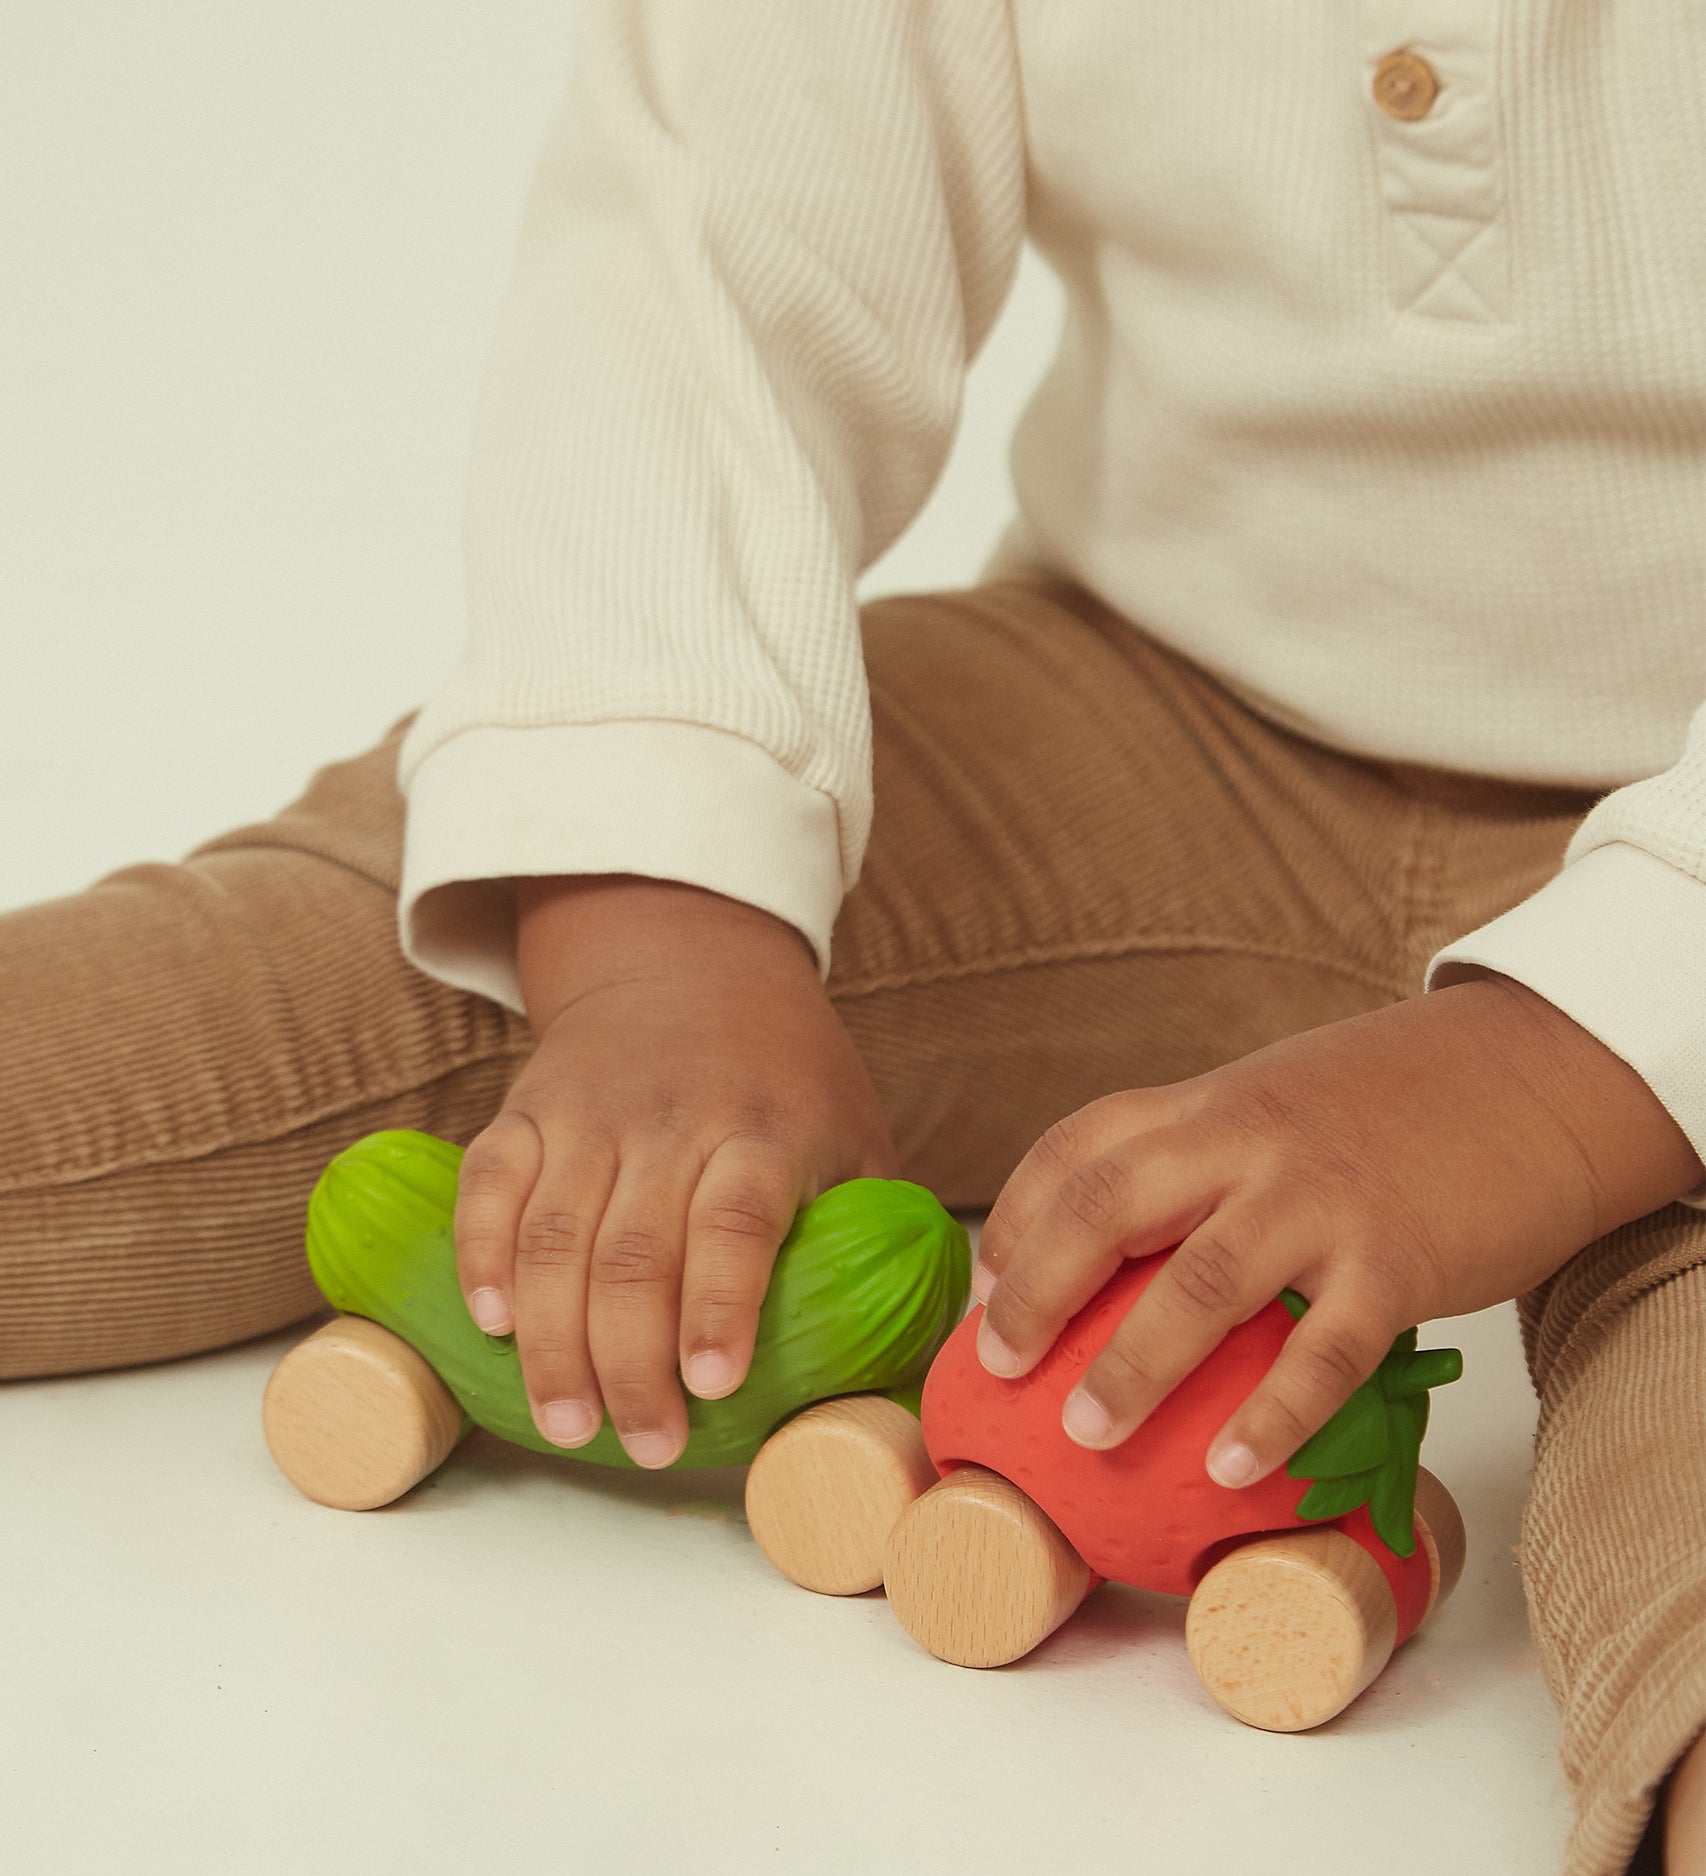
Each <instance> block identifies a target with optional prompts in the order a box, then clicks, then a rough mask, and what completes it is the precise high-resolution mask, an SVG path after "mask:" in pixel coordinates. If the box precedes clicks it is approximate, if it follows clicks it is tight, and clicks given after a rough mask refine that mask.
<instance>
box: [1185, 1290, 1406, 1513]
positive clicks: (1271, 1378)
mask: <svg viewBox="0 0 1706 1876" xmlns="http://www.w3.org/2000/svg"><path fill="white" fill-rule="evenodd" d="M1400 1332H1401V1329H1400V1328H1399V1327H1394V1326H1391V1316H1390V1312H1389V1311H1388V1310H1387V1309H1386V1308H1385V1307H1384V1306H1383V1304H1382V1302H1381V1299H1379V1298H1378V1297H1374V1296H1369V1295H1359V1294H1358V1293H1357V1292H1355V1291H1351V1290H1347V1288H1346V1286H1345V1284H1344V1283H1343V1282H1342V1281H1341V1282H1339V1283H1337V1284H1335V1286H1334V1287H1333V1289H1332V1290H1331V1291H1330V1292H1329V1293H1328V1297H1327V1300H1324V1301H1321V1302H1311V1304H1310V1306H1309V1309H1308V1310H1307V1311H1306V1312H1305V1314H1304V1316H1303V1319H1302V1320H1301V1321H1300V1322H1299V1323H1298V1324H1297V1326H1296V1327H1295V1328H1294V1329H1293V1330H1292V1331H1291V1334H1290V1335H1289V1336H1288V1337H1287V1339H1286V1345H1285V1347H1284V1348H1283V1349H1282V1350H1281V1351H1280V1354H1279V1356H1278V1358H1277V1359H1276V1360H1275V1362H1274V1365H1273V1366H1272V1367H1271V1368H1270V1369H1269V1370H1268V1372H1267V1374H1266V1375H1265V1376H1264V1377H1263V1379H1262V1382H1261V1385H1260V1386H1259V1387H1257V1388H1255V1389H1254V1390H1253V1391H1252V1392H1251V1394H1250V1395H1249V1396H1248V1398H1247V1399H1245V1400H1244V1401H1243V1402H1242V1403H1241V1404H1240V1405H1239V1407H1238V1410H1237V1411H1236V1412H1235V1413H1234V1414H1233V1415H1232V1417H1231V1419H1230V1420H1228V1421H1227V1423H1226V1425H1225V1426H1224V1427H1222V1428H1221V1430H1220V1432H1219V1433H1217V1434H1216V1435H1215V1437H1214V1442H1213V1444H1212V1445H1211V1446H1210V1448H1209V1453H1208V1467H1209V1474H1210V1476H1211V1477H1212V1478H1214V1479H1216V1480H1217V1481H1218V1482H1219V1483H1220V1484H1222V1485H1230V1486H1241V1485H1253V1484H1254V1483H1255V1482H1256V1480H1257V1479H1260V1478H1265V1477H1266V1476H1267V1474H1268V1473H1270V1472H1272V1471H1273V1470H1274V1468H1275V1467H1276V1466H1283V1465H1284V1464H1285V1463H1286V1461H1287V1460H1288V1459H1290V1458H1291V1456H1292V1454H1293V1453H1295V1452H1296V1451H1297V1449H1298V1447H1300V1446H1301V1445H1302V1444H1303V1442H1304V1441H1305V1440H1306V1439H1308V1438H1309V1436H1310V1435H1311V1434H1312V1433H1316V1432H1319V1431H1320V1429H1321V1428H1322V1427H1324V1426H1325V1425H1326V1424H1327V1422H1328V1421H1329V1420H1331V1419H1332V1417H1333V1415H1334V1414H1336V1413H1337V1412H1338V1411H1339V1409H1340V1408H1341V1407H1342V1406H1344V1404H1345V1402H1346V1401H1348V1400H1349V1399H1350V1397H1351V1396H1352V1394H1354V1393H1355V1392H1356V1390H1357V1389H1358V1388H1359V1387H1361V1386H1362V1384H1363V1382H1365V1381H1366V1380H1367V1379H1368V1377H1369V1376H1370V1375H1371V1374H1373V1373H1374V1371H1375V1369H1376V1368H1378V1367H1379V1366H1380V1364H1381V1362H1382V1361H1383V1360H1384V1359H1385V1356H1386V1351H1387V1350H1388V1349H1389V1348H1390V1347H1391V1346H1392V1338H1393V1337H1394V1336H1395V1335H1398V1334H1399V1333H1400ZM1240 1449H1241V1450H1242V1452H1244V1453H1246V1454H1248V1455H1249V1461H1248V1463H1247V1464H1246V1463H1244V1462H1243V1461H1241V1459H1240V1457H1239V1453H1240Z"/></svg>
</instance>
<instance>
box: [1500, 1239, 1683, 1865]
mask: <svg viewBox="0 0 1706 1876" xmlns="http://www.w3.org/2000/svg"><path fill="white" fill-rule="evenodd" d="M1518 1312H1519V1316H1520V1320H1521V1323H1522V1331H1523V1345H1524V1349H1525V1352H1526V1353H1527V1356H1528V1362H1529V1371H1530V1374H1531V1376H1532V1377H1533V1381H1534V1386H1535V1390H1536V1392H1537V1393H1538V1395H1539V1397H1540V1424H1539V1426H1538V1428H1537V1430H1536V1434H1535V1453H1534V1478H1533V1484H1532V1486H1531V1488H1530V1493H1529V1499H1528V1503H1527V1506H1526V1507H1525V1509H1524V1513H1523V1522H1522V1540H1521V1544H1520V1547H1519V1551H1518V1557H1519V1561H1520V1564H1521V1568H1522V1578H1523V1588H1524V1591H1525V1593H1526V1595H1527V1598H1528V1605H1529V1614H1530V1621H1531V1624H1532V1627H1533V1630H1534V1636H1535V1642H1536V1645H1537V1647H1538V1649H1539V1651H1540V1658H1541V1663H1542V1666H1543V1668H1544V1670H1545V1674H1546V1682H1547V1686H1548V1687H1549V1688H1550V1690H1551V1693H1552V1697H1553V1699H1554V1701H1555V1702H1556V1703H1557V1706H1558V1711H1559V1714H1560V1716H1561V1717H1562V1720H1563V1741H1562V1757H1563V1764H1564V1770H1565V1773H1566V1776H1567V1777H1568V1779H1569V1782H1570V1786H1571V1789H1572V1792H1573V1794H1574V1798H1575V1808H1576V1819H1575V1826H1574V1829H1573V1830H1572V1833H1571V1836H1570V1840H1569V1844H1568V1848H1567V1851H1566V1856H1565V1864H1564V1876H1622V1873H1623V1872H1624V1871H1625V1870H1626V1869H1629V1868H1630V1867H1631V1858H1632V1857H1633V1856H1634V1855H1635V1851H1636V1847H1637V1845H1638V1844H1641V1843H1642V1839H1643V1832H1644V1831H1645V1830H1646V1828H1647V1825H1648V1822H1649V1819H1650V1818H1651V1817H1652V1815H1653V1813H1654V1808H1655V1806H1654V1801H1655V1796H1656V1793H1657V1792H1658V1790H1659V1788H1660V1786H1661V1784H1662V1781H1663V1780H1664V1778H1665V1777H1666V1775H1667V1774H1668V1772H1669V1771H1670V1768H1671V1767H1672V1766H1673V1765H1674V1764H1675V1762H1676V1760H1677V1759H1678V1758H1679V1757H1680V1756H1681V1755H1682V1753H1683V1752H1684V1751H1685V1750H1686V1749H1687V1747H1688V1745H1689V1743H1690V1741H1691V1740H1692V1739H1693V1738H1694V1737H1695V1736H1696V1734H1698V1733H1699V1732H1700V1730H1701V1728H1702V1727H1703V1726H1706V1215H1702V1214H1701V1213H1700V1212H1698V1211H1695V1210H1693V1209H1691V1208H1690V1207H1688V1206H1685V1205H1666V1206H1662V1207H1661V1208H1660V1209H1659V1210H1658V1211H1655V1212H1653V1213H1651V1214H1649V1215H1648V1216H1647V1217H1645V1218H1638V1219H1636V1220H1635V1221H1634V1222H1633V1223H1631V1224H1627V1225H1624V1226H1623V1227H1622V1228H1621V1229H1619V1230H1617V1231H1614V1232H1611V1233H1610V1234H1609V1235H1607V1236H1606V1237H1604V1238H1601V1239H1599V1240H1598V1241H1597V1242H1596V1243H1594V1244H1591V1245H1589V1246H1588V1247H1587V1248H1586V1249H1585V1250H1583V1251H1581V1252H1579V1253H1578V1254H1577V1255H1576V1256H1575V1257H1574V1258H1572V1259H1571V1261H1570V1262H1569V1263H1568V1264H1567V1265H1565V1267H1564V1268H1563V1270H1561V1271H1560V1272H1558V1273H1557V1275H1556V1276H1554V1277H1553V1278H1551V1279H1550V1280H1549V1281H1548V1282H1547V1283H1545V1284H1543V1285H1541V1286H1540V1287H1539V1288H1538V1289H1535V1290H1532V1291H1530V1292H1529V1293H1528V1294H1527V1295H1526V1296H1523V1297H1521V1298H1520V1299H1519V1302H1518ZM1642 1861H1643V1863H1644V1864H1645V1865H1646V1867H1648V1868H1650V1869H1652V1870H1654V1871H1656V1870H1657V1869H1658V1868H1659V1867H1660V1865H1659V1861H1658V1827H1657V1825H1656V1824H1655V1826H1654V1829H1653V1832H1652V1835H1651V1838H1650V1839H1649V1841H1648V1843H1647V1844H1646V1846H1645V1849H1644V1852H1643V1858H1642Z"/></svg>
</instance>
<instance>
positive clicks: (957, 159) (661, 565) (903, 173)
mask: <svg viewBox="0 0 1706 1876" xmlns="http://www.w3.org/2000/svg"><path fill="white" fill-rule="evenodd" d="M573 54H574V62H573V67H572V72H571V80H570V84H569V89H568V93H567V96H566V97H565V99H564V102H563V105H562V108H561V110H560V112H559V114H558V116H557V118H556V120H555V123H554V125H553V128H552V130H551V133H550V135H549V138H548V140H547V144H546V147H545V151H544V154H543V157H542V159H541V162H540V164H539V167H538V170H537V172H536V174H535V177H534V180H533V185H532V188H531V191H530V193H529V196H528V199H527V203H526V207H525V211H524V214H523V221H522V230H521V236H520V240H519V244H518V249H517V253H516V259H515V266H514V271H513V275H512V277H511V280H510V283H509V286H508V289H507V293H506V296H505V299H504V302H503V306H502V310H501V313H500V316H499V320H498V329H497V333H496V337H495V341H494V344H493V346H492V350H491V353H490V355H489V357H488V360H487V365H486V373H485V377H484V379H483V382H482V386H481V395H480V404H479V414H478V417H477V421H476V425H475V436H474V444H473V451H472V458H471V464H470V472H469V483H468V497H467V505H466V513H465V528H464V546H465V564H466V568H467V577H468V628H467V639H466V644H465V648H464V651H463V655H462V657H461V659H460V661H459V662H458V664H457V666H456V668H455V669H454V671H453V672H452V674H451V676H450V677H449V678H448V680H447V681H446V682H445V683H444V685H443V686H442V687H441V688H440V689H439V690H438V691H437V692H436V693H435V694H433V695H432V696H431V697H429V698H428V700H427V702H426V705H425V707H424V708H423V710H422V711H421V713H420V715H419V716H418V717H417V718H416V720H415V722H414V724H413V725H412V727H411V729H410V731H409V733H408V735H407V737H406V739H405V741H404V744H403V747H402V749H401V752H400V757H399V765H398V778H399V782H400V784H401V786H402V788H403V790H404V793H405V795H406V797H407V802H408V811H407V817H406V823H405V828H406V831H405V841H404V861H403V880H402V892H401V898H400V903H399V913H398V916H399V921H400V935H401V939H402V944H403V949H404V951H405V953H406V954H407V955H408V957H409V958H410V959H411V960H412V961H413V962H414V963H415V964H416V965H418V966H419V967H420V968H421V969H422V970H424V971H426V972H427V973H429V974H430V975H432V976H433V977H435V978H437V979H439V980H440V981H442V982H444V983H447V984H451V985H454V986H456V987H459V988H463V989H468V990H472V991H476V992H478V993H480V994H482V995H485V996H488V997H493V998H496V999H497V1000H498V1001H499V1002H502V1003H504V1004H506V1005H507V1006H508V1007H509V1008H511V1009H514V1010H518V1011H519V1010H520V1009H521V1007H522V1003H521V996H520V990H519V986H518V983H517V978H516V968H515V912H514V891H513V883H512V882H513V881H514V879H515V878H517V877H521V876H528V875H550V874H574V873H605V872H624V873H637V874H644V875H648V876H651V877H655V878H661V879H673V880H683V881H687V882H690V883H692V884H695V885H699V886H704V887H707V888H709V889H710V890H712V891H715V892H719V893H724V894H727V895H729V896H731V897H734V898H737V899H741V900H744V901H746V902H747V903H750V904H753V905H757V906H761V907H763V908H764V909H765V910H767V911H770V912H773V913H775V914H777V915H778V916H780V917H781V918H784V919H786V920H788V921H790V922H791V923H793V924H794V925H796V926H797V927H798V928H799V929H800V930H801V931H802V932H803V933H804V934H805V935H806V937H807V938H808V939H809V940H810V942H811V944H812V947H813V949H814V951H815V953H816V955H817V959H818V964H819V970H820V973H821V974H822V975H823V976H825V977H827V975H828V972H829V948H830V931H831V927H832V926H833V924H834V921H835V917H836V913H837V911H838V909H839V907H840V903H841V899H842V897H843V895H844V894H845V893H846V892H847V891H848V889H849V888H851V886H852V885H853V884H854V882H855V881H856V880H857V878H858V875H859V870H860V866H861V863H862V859H863V855H864V850H865V844H866V841H867V838H868V835H869V830H870V822H871V775H870V766H871V725H870V699H869V691H868V687H867V682H866V676H865V669H864V661H863V657H862V652H861V645H860V634H859V619H858V605H857V601H856V596H855V587H856V582H857V579H858V576H859V574H860V573H861V572H862V571H863V570H864V568H865V567H867V566H868V565H869V564H870V563H871V562H872V561H874V560H875V559H876V558H877V557H878V556H879V555H880V554H881V553H882V552H883V550H884V549H885V548H886V547H887V546H888V545H889V544H890V543H891V542H892V541H893V540H894V539H895V538H896V537H897V536H898V535H899V534H900V533H901V532H902V531H903V530H904V529H905V528H906V527H907V526H908V524H909V523H910V522H911V521H912V519H913V518H914V516H915V515H916V514H917V513H918V511H919V510H920V509H921V508H922V507H923V505H924V502H925V501H926V499H927V498H928V496H929V494H930V491H931V489H932V488H933V487H934V485H935V483H936V481H937V479H938V478H939V476H940V474H941V471H942V468H943V466H944V464H945V462H946V460H947V457H948V453H949V450H950V448H951V446H952V442H953V437H954V433H955V430H956V429H957V427H958V423H959V417H960V409H961V403H962V399H963V392H964V383H965V376H966V372H967V370H968V368H969V365H970V363H971V361H972V360H973V359H974V358H975V356H976V354H977V352H978V350H979V348H980V347H981V345H982V343H983V340H984V339H985V337H986V336H987V334H988V332H989V329H990V327H991V326H992V325H993V323H994V321H995V318H996V315H997V314H998V312H999V311H1000V308H1001V305H1002V304H1003V302H1004V301H1005V299H1006V297H1007V294H1008V292H1009V290H1010V288H1011V285H1012V281H1013V278H1014V274H1015V271H1016V269H1017V265H1018V260H1019V255H1020V251H1021V248H1022V245H1023V240H1024V232H1025V154H1024V126H1023V118H1022V107H1021V100H1020V90H1019V76H1018V70H1017V59H1016V52H1015V48H1014V44H1013V37H1012V23H1011V20H1010V18H1009V13H1008V5H1007V0H857V3H856V4H854V3H850V0H716V4H709V3H708V0H581V4H580V5H579V7H578V8H577V16H576V26H575V32H574V39H573Z"/></svg>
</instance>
